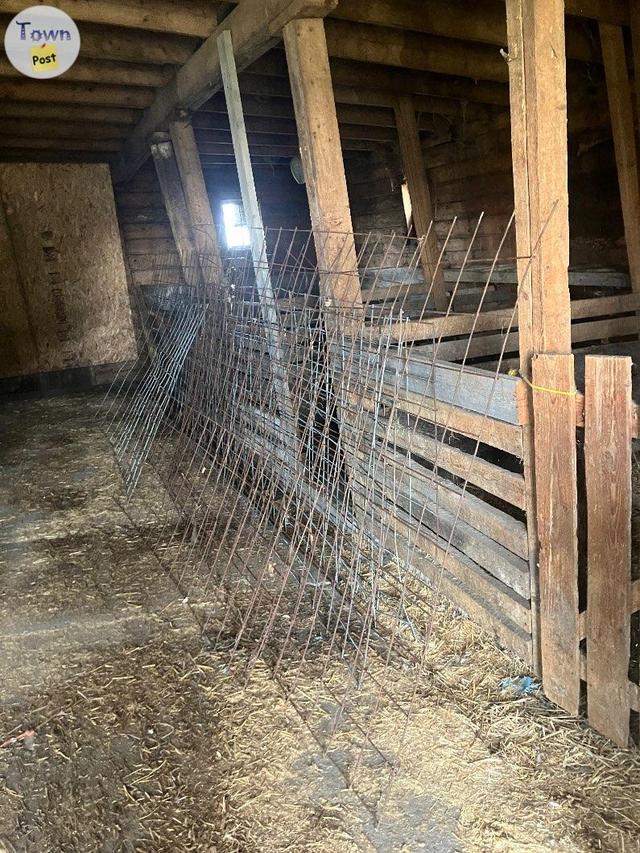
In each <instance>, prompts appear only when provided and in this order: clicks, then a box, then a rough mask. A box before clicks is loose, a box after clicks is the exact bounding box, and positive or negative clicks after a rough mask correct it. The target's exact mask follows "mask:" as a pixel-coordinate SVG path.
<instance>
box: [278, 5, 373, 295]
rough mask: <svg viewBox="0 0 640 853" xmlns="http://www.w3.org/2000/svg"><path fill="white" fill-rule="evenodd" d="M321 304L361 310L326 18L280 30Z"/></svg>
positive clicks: (296, 23)
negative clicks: (320, 292)
mask: <svg viewBox="0 0 640 853" xmlns="http://www.w3.org/2000/svg"><path fill="white" fill-rule="evenodd" d="M282 34H283V37H284V46H285V50H286V54H287V63H288V65H289V79H290V81H291V92H292V94H293V106H294V111H295V116H296V124H297V127H298V138H299V141H300V153H301V157H302V166H303V170H304V175H305V178H306V187H307V196H308V199H309V209H310V212H311V224H312V226H313V232H314V241H315V246H316V255H317V260H318V267H319V270H320V287H321V291H322V296H323V299H324V300H325V304H327V303H328V304H329V305H330V306H335V307H344V308H348V309H350V310H351V311H355V312H360V310H361V308H362V298H361V294H360V277H359V275H358V256H357V253H356V248H355V242H354V239H353V225H352V222H351V209H350V207H349V196H348V194H347V181H346V178H345V174H344V162H343V159H342V149H341V147H340V134H339V131H338V119H337V116H336V105H335V101H334V98H333V88H332V85H331V72H330V70H329V55H328V53H327V42H326V39H325V34H324V22H323V21H322V20H321V19H319V18H314V19H301V20H294V21H291V22H290V23H288V24H287V25H286V26H285V27H284V29H283V31H282Z"/></svg>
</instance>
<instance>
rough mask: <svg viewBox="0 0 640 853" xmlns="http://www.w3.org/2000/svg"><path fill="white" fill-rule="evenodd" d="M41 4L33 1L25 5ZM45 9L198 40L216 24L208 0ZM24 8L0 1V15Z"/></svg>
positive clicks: (117, 0) (83, 0)
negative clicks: (58, 10) (60, 10)
mask: <svg viewBox="0 0 640 853" xmlns="http://www.w3.org/2000/svg"><path fill="white" fill-rule="evenodd" d="M43 2H44V0H33V2H31V3H30V4H28V5H31V6H35V5H37V3H43ZM46 5H47V6H55V7H56V8H58V9H63V10H64V11H65V12H67V14H69V15H71V17H72V18H73V19H74V20H75V21H83V22H87V23H92V24H104V25H106V26H114V27H135V29H138V30H150V31H151V32H158V33H173V34H174V35H182V36H196V37H198V38H207V36H209V35H211V33H212V31H213V29H214V28H215V23H216V21H215V16H214V10H215V5H214V4H213V3H212V2H211V0H180V2H179V3H175V2H173V0H137V2H136V3H123V2H122V0H46ZM24 8H25V3H24V0H0V11H2V12H9V13H11V14H12V15H14V14H16V12H21V11H22V10H23V9H24Z"/></svg>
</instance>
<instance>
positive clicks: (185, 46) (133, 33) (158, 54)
mask: <svg viewBox="0 0 640 853" xmlns="http://www.w3.org/2000/svg"><path fill="white" fill-rule="evenodd" d="M10 20H11V17H10V16H9V15H1V14H0V27H2V28H3V29H6V27H7V25H8V24H9V22H10ZM80 37H81V43H82V45H81V48H80V57H81V58H82V59H86V58H90V59H99V60H117V61H119V62H137V63H150V64H152V65H182V63H183V62H186V61H187V60H188V58H189V57H190V56H191V54H192V53H193V51H194V50H195V49H196V48H197V46H198V44H199V41H198V39H194V38H188V37H187V36H176V35H173V34H171V33H155V34H154V35H153V36H150V35H149V34H148V33H145V32H143V31H141V30H133V29H125V28H122V27H107V26H103V25H101V24H83V25H82V31H81V33H80Z"/></svg>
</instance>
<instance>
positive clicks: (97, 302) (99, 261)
mask: <svg viewBox="0 0 640 853" xmlns="http://www.w3.org/2000/svg"><path fill="white" fill-rule="evenodd" d="M0 207H1V208H2V215H0V267H1V269H2V275H1V276H0V307H1V308H2V317H1V319H0V324H1V326H0V331H1V333H2V334H1V335H0V376H3V377H9V376H19V375H26V374H29V373H35V372H46V371H54V370H62V369H65V368H73V367H81V366H88V365H97V364H112V363H115V362H119V361H125V360H128V359H131V358H134V357H135V354H136V350H135V338H134V333H133V326H132V320H131V309H130V305H129V295H128V290H127V280H126V273H125V267H124V261H123V257H122V248H121V243H120V235H119V232H118V224H117V220H116V213H115V204H114V199H113V189H112V185H111V176H110V173H109V167H108V166H106V165H104V164H74V165H67V164H58V163H55V164H50V163H15V164H8V163H4V164H0Z"/></svg>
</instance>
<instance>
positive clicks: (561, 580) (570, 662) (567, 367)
mask: <svg viewBox="0 0 640 853" xmlns="http://www.w3.org/2000/svg"><path fill="white" fill-rule="evenodd" d="M532 369H533V384H534V391H533V410H534V413H535V419H536V421H535V471H536V493H537V527H538V538H539V542H540V555H539V563H540V645H541V649H542V679H543V685H544V691H545V693H546V695H547V696H548V698H549V699H551V701H552V702H555V703H556V704H558V705H560V706H561V707H562V708H564V709H565V710H566V711H569V712H570V713H572V714H577V713H578V705H579V701H580V648H579V645H578V538H577V528H578V490H577V478H576V401H575V387H574V384H573V383H574V378H573V377H574V373H573V356H572V355H538V356H535V357H534V359H533V362H532Z"/></svg>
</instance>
